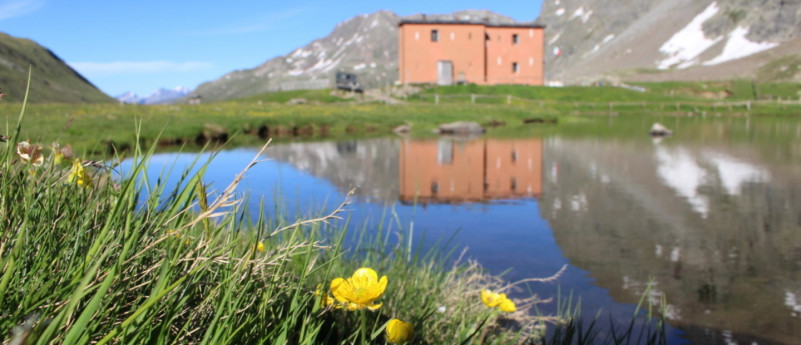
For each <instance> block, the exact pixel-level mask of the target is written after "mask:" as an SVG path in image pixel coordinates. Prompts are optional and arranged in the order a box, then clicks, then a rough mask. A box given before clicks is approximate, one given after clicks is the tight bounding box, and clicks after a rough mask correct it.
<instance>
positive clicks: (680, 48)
mask: <svg viewBox="0 0 801 345" xmlns="http://www.w3.org/2000/svg"><path fill="white" fill-rule="evenodd" d="M719 10H720V8H718V5H717V2H713V3H712V4H710V5H709V6H708V7H707V8H706V9H705V10H704V11H703V12H701V13H699V14H698V15H697V16H695V18H693V20H692V21H690V23H689V24H687V26H685V27H684V28H683V29H681V30H679V31H678V32H676V33H675V34H674V35H673V36H672V37H671V38H670V39H669V40H667V42H665V43H664V44H663V45H662V47H661V48H659V51H660V52H662V53H664V54H667V55H668V57H667V58H665V59H664V60H662V61H659V62H658V63H657V68H659V69H668V68H670V67H671V66H675V65H678V68H679V69H681V68H687V67H690V66H692V65H693V64H695V63H696V62H697V61H696V59H697V58H698V55H701V53H703V52H704V51H706V50H707V49H709V47H711V46H713V45H715V44H716V43H718V42H719V41H720V40H721V39H722V37H717V38H713V39H709V38H707V37H706V35H705V34H704V30H703V25H704V22H706V21H707V20H709V18H712V17H713V16H714V15H715V14H717V13H718V11H719Z"/></svg>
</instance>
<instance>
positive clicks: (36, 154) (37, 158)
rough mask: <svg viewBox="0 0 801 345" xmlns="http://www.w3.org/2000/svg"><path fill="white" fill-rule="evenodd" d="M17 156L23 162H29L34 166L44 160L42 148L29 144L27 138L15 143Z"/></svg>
mask: <svg viewBox="0 0 801 345" xmlns="http://www.w3.org/2000/svg"><path fill="white" fill-rule="evenodd" d="M17 156H19V158H20V159H21V160H22V161H23V162H25V163H28V162H31V164H33V165H35V166H40V165H42V163H43V162H44V156H42V148H41V147H39V146H37V145H31V143H29V142H28V141H27V140H26V141H20V142H19V143H17Z"/></svg>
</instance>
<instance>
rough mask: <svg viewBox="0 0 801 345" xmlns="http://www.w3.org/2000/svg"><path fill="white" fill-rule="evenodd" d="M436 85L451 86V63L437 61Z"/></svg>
mask: <svg viewBox="0 0 801 345" xmlns="http://www.w3.org/2000/svg"><path fill="white" fill-rule="evenodd" d="M437 84H439V85H451V84H453V62H451V61H437Z"/></svg>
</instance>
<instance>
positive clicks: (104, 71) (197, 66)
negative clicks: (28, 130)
mask: <svg viewBox="0 0 801 345" xmlns="http://www.w3.org/2000/svg"><path fill="white" fill-rule="evenodd" d="M69 65H70V66H72V68H74V69H76V70H78V72H81V74H86V75H94V76H109V75H125V74H141V73H165V72H194V71H200V70H206V69H209V68H211V67H212V66H213V65H212V64H211V63H209V62H201V61H187V62H174V61H113V62H70V63H69Z"/></svg>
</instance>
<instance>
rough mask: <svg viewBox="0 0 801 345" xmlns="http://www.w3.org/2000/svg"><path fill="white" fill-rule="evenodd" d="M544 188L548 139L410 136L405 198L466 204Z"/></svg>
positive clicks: (404, 147) (405, 149) (403, 161)
mask: <svg viewBox="0 0 801 345" xmlns="http://www.w3.org/2000/svg"><path fill="white" fill-rule="evenodd" d="M541 193H542V140H541V139H521V140H498V139H484V140H471V141H464V140H453V139H442V140H404V141H403V143H401V150H400V196H399V199H400V200H401V202H404V203H414V202H418V203H422V204H428V203H460V202H478V201H487V200H495V199H514V198H522V197H535V196H539V195H540V194H541Z"/></svg>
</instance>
